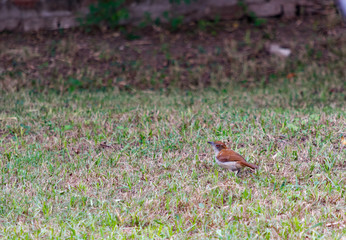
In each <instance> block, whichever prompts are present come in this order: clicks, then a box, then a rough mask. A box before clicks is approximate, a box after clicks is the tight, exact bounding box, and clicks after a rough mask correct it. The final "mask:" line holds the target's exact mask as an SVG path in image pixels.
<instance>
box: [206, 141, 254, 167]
mask: <svg viewBox="0 0 346 240" xmlns="http://www.w3.org/2000/svg"><path fill="white" fill-rule="evenodd" d="M208 143H209V144H210V145H212V146H213V147H214V151H215V160H216V163H217V164H218V165H220V166H221V167H223V168H226V169H228V170H230V171H236V172H237V174H238V173H239V172H240V170H241V169H242V168H244V167H249V168H251V169H253V170H255V169H257V168H258V166H257V165H255V164H252V163H249V162H247V161H245V159H244V157H243V156H241V155H240V154H239V153H236V152H235V151H233V150H231V149H229V148H227V146H226V144H224V143H223V142H221V141H215V142H208Z"/></svg>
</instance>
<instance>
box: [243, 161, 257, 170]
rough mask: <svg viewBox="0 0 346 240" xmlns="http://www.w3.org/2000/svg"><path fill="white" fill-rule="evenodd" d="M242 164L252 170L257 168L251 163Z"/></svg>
mask: <svg viewBox="0 0 346 240" xmlns="http://www.w3.org/2000/svg"><path fill="white" fill-rule="evenodd" d="M242 164H243V165H245V166H247V167H249V168H252V169H257V168H258V166H257V165H255V164H252V163H248V162H243V163H242Z"/></svg>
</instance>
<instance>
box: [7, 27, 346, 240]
mask: <svg viewBox="0 0 346 240" xmlns="http://www.w3.org/2000/svg"><path fill="white" fill-rule="evenodd" d="M306 21H308V20H306ZM314 24H315V25H314V26H317V27H316V28H317V32H313V33H311V32H309V33H308V34H306V32H307V31H310V28H309V26H306V25H309V22H307V23H306V22H305V24H300V25H297V24H296V22H293V23H291V25H289V26H288V27H287V28H286V29H281V28H274V27H272V25H270V24H268V26H266V27H263V29H260V30H258V29H256V28H255V29H244V31H243V32H238V30H234V31H235V35H234V36H233V35H228V33H227V34H224V33H218V34H220V37H219V38H217V36H219V35H217V36H216V37H215V38H214V37H213V38H212V39H209V38H208V37H206V36H205V35H204V34H205V33H203V32H202V33H199V34H201V37H203V38H206V39H207V40H206V42H203V41H194V40H193V39H194V37H193V36H192V37H191V39H189V38H187V39H186V38H185V37H186V36H185V35H184V36H180V35H179V34H176V35H174V36H173V37H172V36H166V35H165V34H164V33H162V32H158V33H157V35H159V36H158V37H157V38H155V37H153V38H149V40H148V39H144V40H140V41H137V42H124V41H121V39H119V36H118V35H117V34H115V33H106V34H104V35H103V36H102V38H99V37H97V36H95V37H90V36H89V37H87V38H84V37H81V36H80V35H79V34H78V33H76V34H74V33H70V34H66V35H64V34H63V35H62V36H60V35H59V36H55V35H53V36H45V35H44V34H43V35H40V34H37V35H31V36H30V35H29V36H26V37H22V36H19V37H18V36H17V37H16V35H11V34H9V35H6V36H7V37H12V41H10V40H6V42H1V41H0V57H1V59H2V60H3V61H2V62H1V63H0V91H1V92H0V93H1V94H0V188H1V190H0V237H1V238H3V239H131V238H132V239H169V238H172V239H345V237H346V230H345V229H346V227H345V226H346V214H345V213H346V204H345V202H346V196H345V190H346V187H345V185H346V174H345V172H346V171H345V170H346V163H345V159H346V148H345V145H344V144H343V143H342V140H341V136H342V135H345V134H346V132H345V129H346V121H345V117H346V106H345V102H346V95H345V89H346V86H345V82H344V78H345V73H344V66H345V64H344V63H345V61H344V56H345V50H346V49H345V44H343V41H342V39H343V35H342V34H339V32H338V29H339V28H338V27H340V23H337V24H336V27H335V26H334V27H335V29H336V30H335V29H333V27H327V28H325V27H323V26H320V25H319V23H318V22H316V23H315V22H314ZM290 26H291V27H290ZM283 27H284V26H283ZM245 28H246V27H245ZM295 29H298V30H299V31H298V33H297V32H293V33H291V32H287V33H286V31H291V30H292V31H293V30H295ZM59 34H61V33H59ZM107 34H108V35H107ZM232 34H233V30H232ZM187 35H188V34H187ZM280 36H281V37H282V39H281V40H280V39H279V37H280ZM298 36H299V37H298ZM2 39H7V38H5V37H4V38H2ZM114 39H115V40H114ZM177 39H178V40H179V41H178V40H177ZM208 39H209V40H208ZM225 39H227V40H225ZM265 39H267V40H268V39H270V41H276V42H279V43H286V45H288V46H289V47H290V48H291V49H292V51H293V54H292V56H290V57H289V58H287V59H280V58H277V57H276V56H271V55H269V54H268V53H267V52H266V50H265V48H266V47H265V45H266V44H267V43H268V42H266V41H267V40H265ZM118 40H119V41H118ZM171 40H172V41H171ZM181 40H184V41H181ZM189 44H190V45H191V46H190V45H189ZM105 89H106V90H105ZM139 89H146V90H145V91H140V90H139ZM148 89H149V90H148ZM216 139H217V140H222V141H225V142H226V143H227V145H228V146H229V147H231V148H232V149H233V150H235V151H237V152H239V153H241V154H242V155H243V156H244V157H245V158H246V159H247V160H248V161H249V162H252V163H255V164H256V165H258V166H260V169H259V170H258V171H257V172H251V171H249V170H245V171H243V172H242V173H241V175H240V176H239V175H238V176H235V175H234V173H231V172H228V171H226V170H225V169H222V168H220V167H219V166H217V165H216V164H215V162H214V153H213V150H212V149H211V147H210V146H209V145H208V144H207V141H209V140H216Z"/></svg>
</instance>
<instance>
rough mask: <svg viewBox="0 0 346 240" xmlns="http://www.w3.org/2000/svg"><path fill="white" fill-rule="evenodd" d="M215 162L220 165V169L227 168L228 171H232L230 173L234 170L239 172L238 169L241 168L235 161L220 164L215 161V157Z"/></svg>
mask: <svg viewBox="0 0 346 240" xmlns="http://www.w3.org/2000/svg"><path fill="white" fill-rule="evenodd" d="M215 161H216V163H217V164H218V165H220V167H223V168H227V169H229V170H232V171H236V170H239V168H241V167H242V166H241V165H240V164H239V163H238V162H236V161H231V162H221V161H219V160H218V159H217V157H216V156H215Z"/></svg>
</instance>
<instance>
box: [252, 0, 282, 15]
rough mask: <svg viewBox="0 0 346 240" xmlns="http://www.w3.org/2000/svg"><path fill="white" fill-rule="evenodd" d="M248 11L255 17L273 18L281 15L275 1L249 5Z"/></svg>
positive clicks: (280, 10)
mask: <svg viewBox="0 0 346 240" xmlns="http://www.w3.org/2000/svg"><path fill="white" fill-rule="evenodd" d="M248 10H249V11H250V12H253V13H255V15H256V16H257V17H274V16H278V15H281V14H282V6H281V4H280V3H278V2H276V1H271V2H267V3H261V4H249V6H248Z"/></svg>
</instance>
